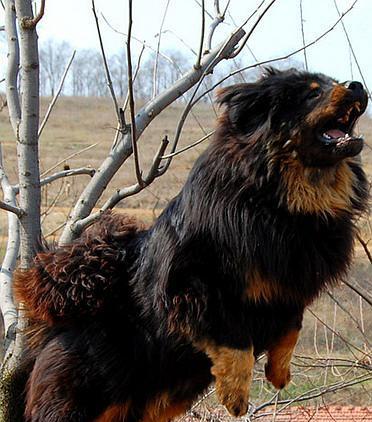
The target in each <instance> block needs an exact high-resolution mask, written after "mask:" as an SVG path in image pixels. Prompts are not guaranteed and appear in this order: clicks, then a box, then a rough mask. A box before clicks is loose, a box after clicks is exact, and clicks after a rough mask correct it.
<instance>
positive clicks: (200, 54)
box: [195, 0, 217, 69]
mask: <svg viewBox="0 0 372 422" xmlns="http://www.w3.org/2000/svg"><path fill="white" fill-rule="evenodd" d="M216 1H217V0H216ZM204 36H205V2H204V0H202V10H201V32H200V45H199V52H198V56H197V58H196V62H195V68H196V69H199V68H200V60H201V58H202V55H203V48H204Z"/></svg>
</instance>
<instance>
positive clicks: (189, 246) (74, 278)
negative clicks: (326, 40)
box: [15, 69, 368, 422]
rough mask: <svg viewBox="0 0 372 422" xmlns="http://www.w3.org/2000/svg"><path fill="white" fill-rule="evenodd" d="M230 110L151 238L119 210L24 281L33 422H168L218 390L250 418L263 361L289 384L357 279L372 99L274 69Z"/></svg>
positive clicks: (231, 95)
mask: <svg viewBox="0 0 372 422" xmlns="http://www.w3.org/2000/svg"><path fill="white" fill-rule="evenodd" d="M217 101H218V103H219V104H220V105H221V107H222V109H223V111H222V113H221V116H220V117H219V119H218V121H217V129H216V133H215V136H214V139H213V141H212V142H211V143H210V145H209V146H208V147H207V148H206V150H205V152H204V153H202V154H201V156H200V157H199V159H198V160H197V161H196V163H195V165H194V167H193V169H192V170H191V173H190V175H189V177H188V179H187V181H186V184H185V185H184V187H183V188H182V190H181V192H180V193H179V194H178V195H177V196H176V197H175V198H174V199H173V200H172V201H171V202H170V203H169V205H168V206H167V207H166V208H165V210H164V211H163V212H162V214H161V215H160V217H159V218H158V219H157V220H156V221H155V223H154V224H153V225H152V226H151V227H150V228H147V229H146V228H145V227H143V226H141V224H139V223H138V222H137V221H135V220H133V219H131V218H129V217H127V216H120V215H117V214H114V213H112V212H109V213H106V214H104V215H103V216H102V218H101V220H100V221H99V222H97V223H95V224H94V225H93V226H91V227H90V228H88V229H87V230H86V231H85V232H84V233H83V235H82V236H81V238H79V239H77V240H76V241H75V242H74V243H73V244H71V245H70V246H67V247H62V248H58V249H56V250H55V251H49V252H48V251H47V252H44V253H40V254H39V255H38V256H37V258H36V261H35V265H34V266H33V268H31V269H30V270H28V271H19V272H18V273H17V275H16V280H15V295H16V297H17V298H18V300H19V301H20V302H23V303H24V304H25V306H26V308H27V309H28V315H29V319H30V321H31V330H30V334H29V351H28V353H27V356H28V358H29V359H32V370H31V372H30V374H29V377H28V381H27V397H26V405H25V420H26V421H28V422H57V421H66V422H68V421H69V422H88V421H89V422H90V421H94V422H104V421H106V422H108V421H117V422H119V421H123V422H124V421H125V422H155V421H156V422H168V421H170V420H171V419H172V418H173V417H176V416H178V415H180V414H182V413H184V412H186V411H187V410H188V409H189V408H190V407H191V405H192V403H193V402H194V401H195V399H196V398H197V397H198V396H199V395H200V394H201V393H202V392H203V391H205V390H206V388H207V387H208V386H209V385H210V384H211V382H212V381H215V387H216V393H217V397H218V400H219V401H220V403H222V404H223V405H225V406H226V408H227V409H228V411H229V412H230V413H231V414H232V415H233V416H241V415H243V414H245V413H246V412H247V409H248V399H249V389H250V384H251V379H252V371H253V367H254V363H255V359H256V357H257V356H258V355H260V354H262V353H266V355H267V363H266V366H265V373H266V378H267V380H268V381H270V382H271V383H272V384H273V385H274V386H275V387H276V388H278V389H280V388H283V387H285V386H286V385H287V384H288V382H289V380H290V360H291V356H292V352H293V350H294V347H295V345H296V343H297V340H298V336H299V332H300V329H301V323H302V317H303V313H304V310H305V308H306V307H307V306H308V305H309V304H311V303H312V301H313V300H314V299H315V298H317V297H318V295H319V294H320V293H321V292H322V291H323V290H324V289H325V288H327V287H329V286H331V285H334V284H335V283H336V282H337V280H339V279H340V277H342V276H344V275H345V273H346V272H347V270H348V267H349V265H350V261H351V257H352V250H353V242H354V238H355V235H356V227H355V221H356V219H357V218H358V217H359V216H360V215H361V214H362V213H363V212H364V211H365V210H366V208H367V203H368V191H367V180H366V176H365V174H364V172H363V170H362V167H361V162H360V159H359V158H358V154H359V153H360V152H361V150H362V147H363V139H362V137H360V136H358V135H356V134H355V133H354V127H355V123H356V121H357V119H358V118H359V117H360V116H361V115H362V113H363V112H364V111H365V109H366V106H367V94H366V92H365V90H364V88H363V86H362V84H360V83H359V82H356V81H352V82H346V83H339V82H337V81H336V80H334V79H332V78H330V77H327V76H325V75H323V74H316V73H308V72H304V71H297V70H293V69H292V70H286V71H277V70H274V69H267V70H266V72H265V74H264V75H263V76H262V77H261V78H260V79H259V80H257V81H256V82H254V83H244V84H239V85H234V86H231V87H227V88H223V89H221V90H220V92H219V93H218V98H217Z"/></svg>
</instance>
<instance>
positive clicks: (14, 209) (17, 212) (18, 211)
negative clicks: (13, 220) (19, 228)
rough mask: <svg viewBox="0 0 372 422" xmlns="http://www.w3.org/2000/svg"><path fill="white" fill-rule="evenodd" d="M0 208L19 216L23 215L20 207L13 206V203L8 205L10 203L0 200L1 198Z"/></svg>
mask: <svg viewBox="0 0 372 422" xmlns="http://www.w3.org/2000/svg"><path fill="white" fill-rule="evenodd" d="M0 208H1V209H3V210H5V211H9V212H12V213H13V214H15V215H16V216H17V217H19V218H20V217H22V215H24V212H23V211H22V210H21V209H20V208H18V207H15V206H14V205H10V204H8V203H6V202H4V201H1V200H0Z"/></svg>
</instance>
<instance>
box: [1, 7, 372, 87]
mask: <svg viewBox="0 0 372 422" xmlns="http://www.w3.org/2000/svg"><path fill="white" fill-rule="evenodd" d="M168 1H169V7H168V12H167V15H166V18H165V21H164V26H163V30H167V31H168V32H166V33H165V34H163V36H162V37H163V38H162V44H161V49H167V48H173V49H177V50H182V51H184V52H186V53H187V52H188V51H189V50H188V49H187V47H185V46H184V44H183V43H182V42H181V41H180V40H179V39H178V38H177V37H176V36H175V35H174V34H176V35H177V36H178V37H179V38H181V39H182V40H183V41H184V42H185V43H186V44H187V45H190V46H192V47H193V48H194V49H195V50H197V49H198V45H199V36H200V22H201V17H200V16H201V15H200V14H201V9H200V7H199V6H198V4H197V2H196V0H134V1H133V7H134V24H133V34H134V35H135V36H136V37H137V38H139V39H141V40H145V41H146V42H147V43H148V44H150V45H152V46H156V44H157V38H156V37H155V35H156V34H157V33H158V32H159V28H160V24H161V20H162V16H163V14H164V10H165V7H166V5H167V2H168ZM260 2H261V1H260V0H231V2H230V8H229V10H230V11H231V16H232V17H233V19H234V21H235V22H236V23H237V24H240V23H242V22H243V21H244V19H245V18H246V17H248V16H249V15H250V14H251V13H252V12H253V11H254V10H255V9H256V8H257V5H258V4H259V3H260ZM205 3H206V9H207V10H208V11H209V12H211V13H213V0H205ZM268 3H269V0H266V4H268ZM302 3H303V16H304V21H305V22H304V31H305V38H306V41H307V42H310V41H312V40H313V39H315V38H316V37H318V36H319V35H321V34H322V33H323V32H325V31H326V30H327V29H328V28H329V27H331V26H332V25H333V24H334V23H335V22H336V20H337V18H338V15H337V12H336V10H335V6H334V0H302ZM352 3H353V1H352V0H337V4H338V7H339V9H340V10H341V11H345V10H346V9H348V8H349V6H350V5H351V4H352ZM225 4H226V1H222V0H221V9H223V7H224V5H225ZM96 7H97V10H98V12H99V13H103V14H104V16H105V17H106V18H107V20H108V21H109V22H110V24H111V25H112V26H113V27H114V28H116V29H117V30H118V31H121V32H123V33H125V32H126V31H127V1H126V0H96ZM261 10H262V9H261ZM256 17H257V15H256V16H255V17H253V18H252V19H251V21H250V22H249V23H248V25H247V27H246V28H247V29H248V30H249V28H250V26H251V25H252V23H253V22H254V21H255V19H256ZM3 20H4V17H3V14H0V25H2V24H3ZM210 22H211V20H210V18H209V17H208V16H207V17H206V23H207V25H209V24H210ZM371 22H372V1H371V0H359V1H357V2H356V4H355V6H354V9H353V10H352V11H351V12H350V13H349V14H348V15H347V16H346V17H345V20H344V23H345V25H346V27H347V30H348V32H349V36H350V39H351V41H352V44H353V47H354V49H355V53H356V56H357V59H358V60H359V63H360V66H361V69H362V72H363V73H364V75H365V78H366V81H367V85H368V87H369V89H372V52H371V44H372V23H371ZM38 28H39V30H38V32H39V37H40V42H41V43H42V42H43V41H45V40H47V39H48V38H54V39H56V40H59V41H61V40H66V41H68V42H69V43H70V44H71V45H72V46H73V47H75V48H77V49H78V50H79V49H84V48H98V39H97V33H96V29H95V23H94V19H93V14H92V10H91V0H46V14H45V16H44V18H43V19H42V21H41V22H40V23H39V25H38ZM101 28H102V33H103V36H104V41H105V46H106V49H107V51H108V52H109V53H115V52H118V51H119V50H120V49H121V48H123V46H124V41H125V37H124V36H123V35H119V34H117V33H115V32H114V31H113V30H112V29H110V28H109V27H108V26H107V24H106V23H105V22H104V21H103V20H102V22H101ZM233 29H234V26H233V24H232V20H231V18H230V16H227V18H226V24H223V25H220V26H219V27H218V30H217V33H216V40H222V39H224V38H225V37H226V36H227V35H228V34H229V33H230V32H231V31H232V30H233ZM249 45H250V47H251V48H252V50H253V51H254V53H255V55H256V56H257V58H258V59H259V60H266V59H269V58H273V57H277V56H280V55H282V54H283V53H288V52H291V51H292V50H294V49H296V48H298V47H301V45H302V38H301V26H300V0H277V1H276V3H275V4H274V5H273V6H272V8H271V9H270V11H269V12H268V14H267V15H266V16H265V17H264V18H263V20H262V21H261V23H260V24H259V26H258V27H257V29H256V30H255V32H254V33H253V35H252V37H251V39H250V42H249ZM133 48H137V51H139V49H140V45H139V44H138V43H134V44H133ZM307 54H308V63H309V68H310V69H311V70H314V71H320V72H323V73H326V74H329V75H331V76H334V77H336V78H338V79H340V80H347V79H351V77H352V76H353V78H354V79H358V80H360V75H359V73H358V70H357V67H356V66H355V63H354V62H353V66H352V71H351V66H350V51H349V48H348V45H347V41H346V38H345V34H344V32H343V30H342V27H341V24H339V25H338V26H337V27H336V28H335V29H334V30H333V31H331V33H330V34H328V35H327V36H326V37H325V38H323V39H322V40H321V41H320V42H319V43H318V44H316V45H315V46H313V47H311V48H310V49H309V50H308V52H307ZM242 59H243V61H244V63H252V62H253V59H252V56H250V54H249V53H248V51H247V50H245V51H243V53H242ZM296 59H297V60H299V61H302V60H303V54H298V55H297V56H296ZM352 72H353V75H352Z"/></svg>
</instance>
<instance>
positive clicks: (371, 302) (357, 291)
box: [343, 280, 372, 306]
mask: <svg viewBox="0 0 372 422" xmlns="http://www.w3.org/2000/svg"><path fill="white" fill-rule="evenodd" d="M343 283H344V284H346V286H348V287H350V289H351V290H354V292H355V293H357V294H358V295H359V296H360V297H361V298H363V299H364V300H365V301H366V302H367V303H368V304H369V305H370V306H372V300H370V299H369V298H368V297H367V296H366V295H365V294H364V293H363V292H362V291H361V290H360V289H359V288H358V287H357V286H355V284H352V283H350V282H348V281H347V280H343Z"/></svg>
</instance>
